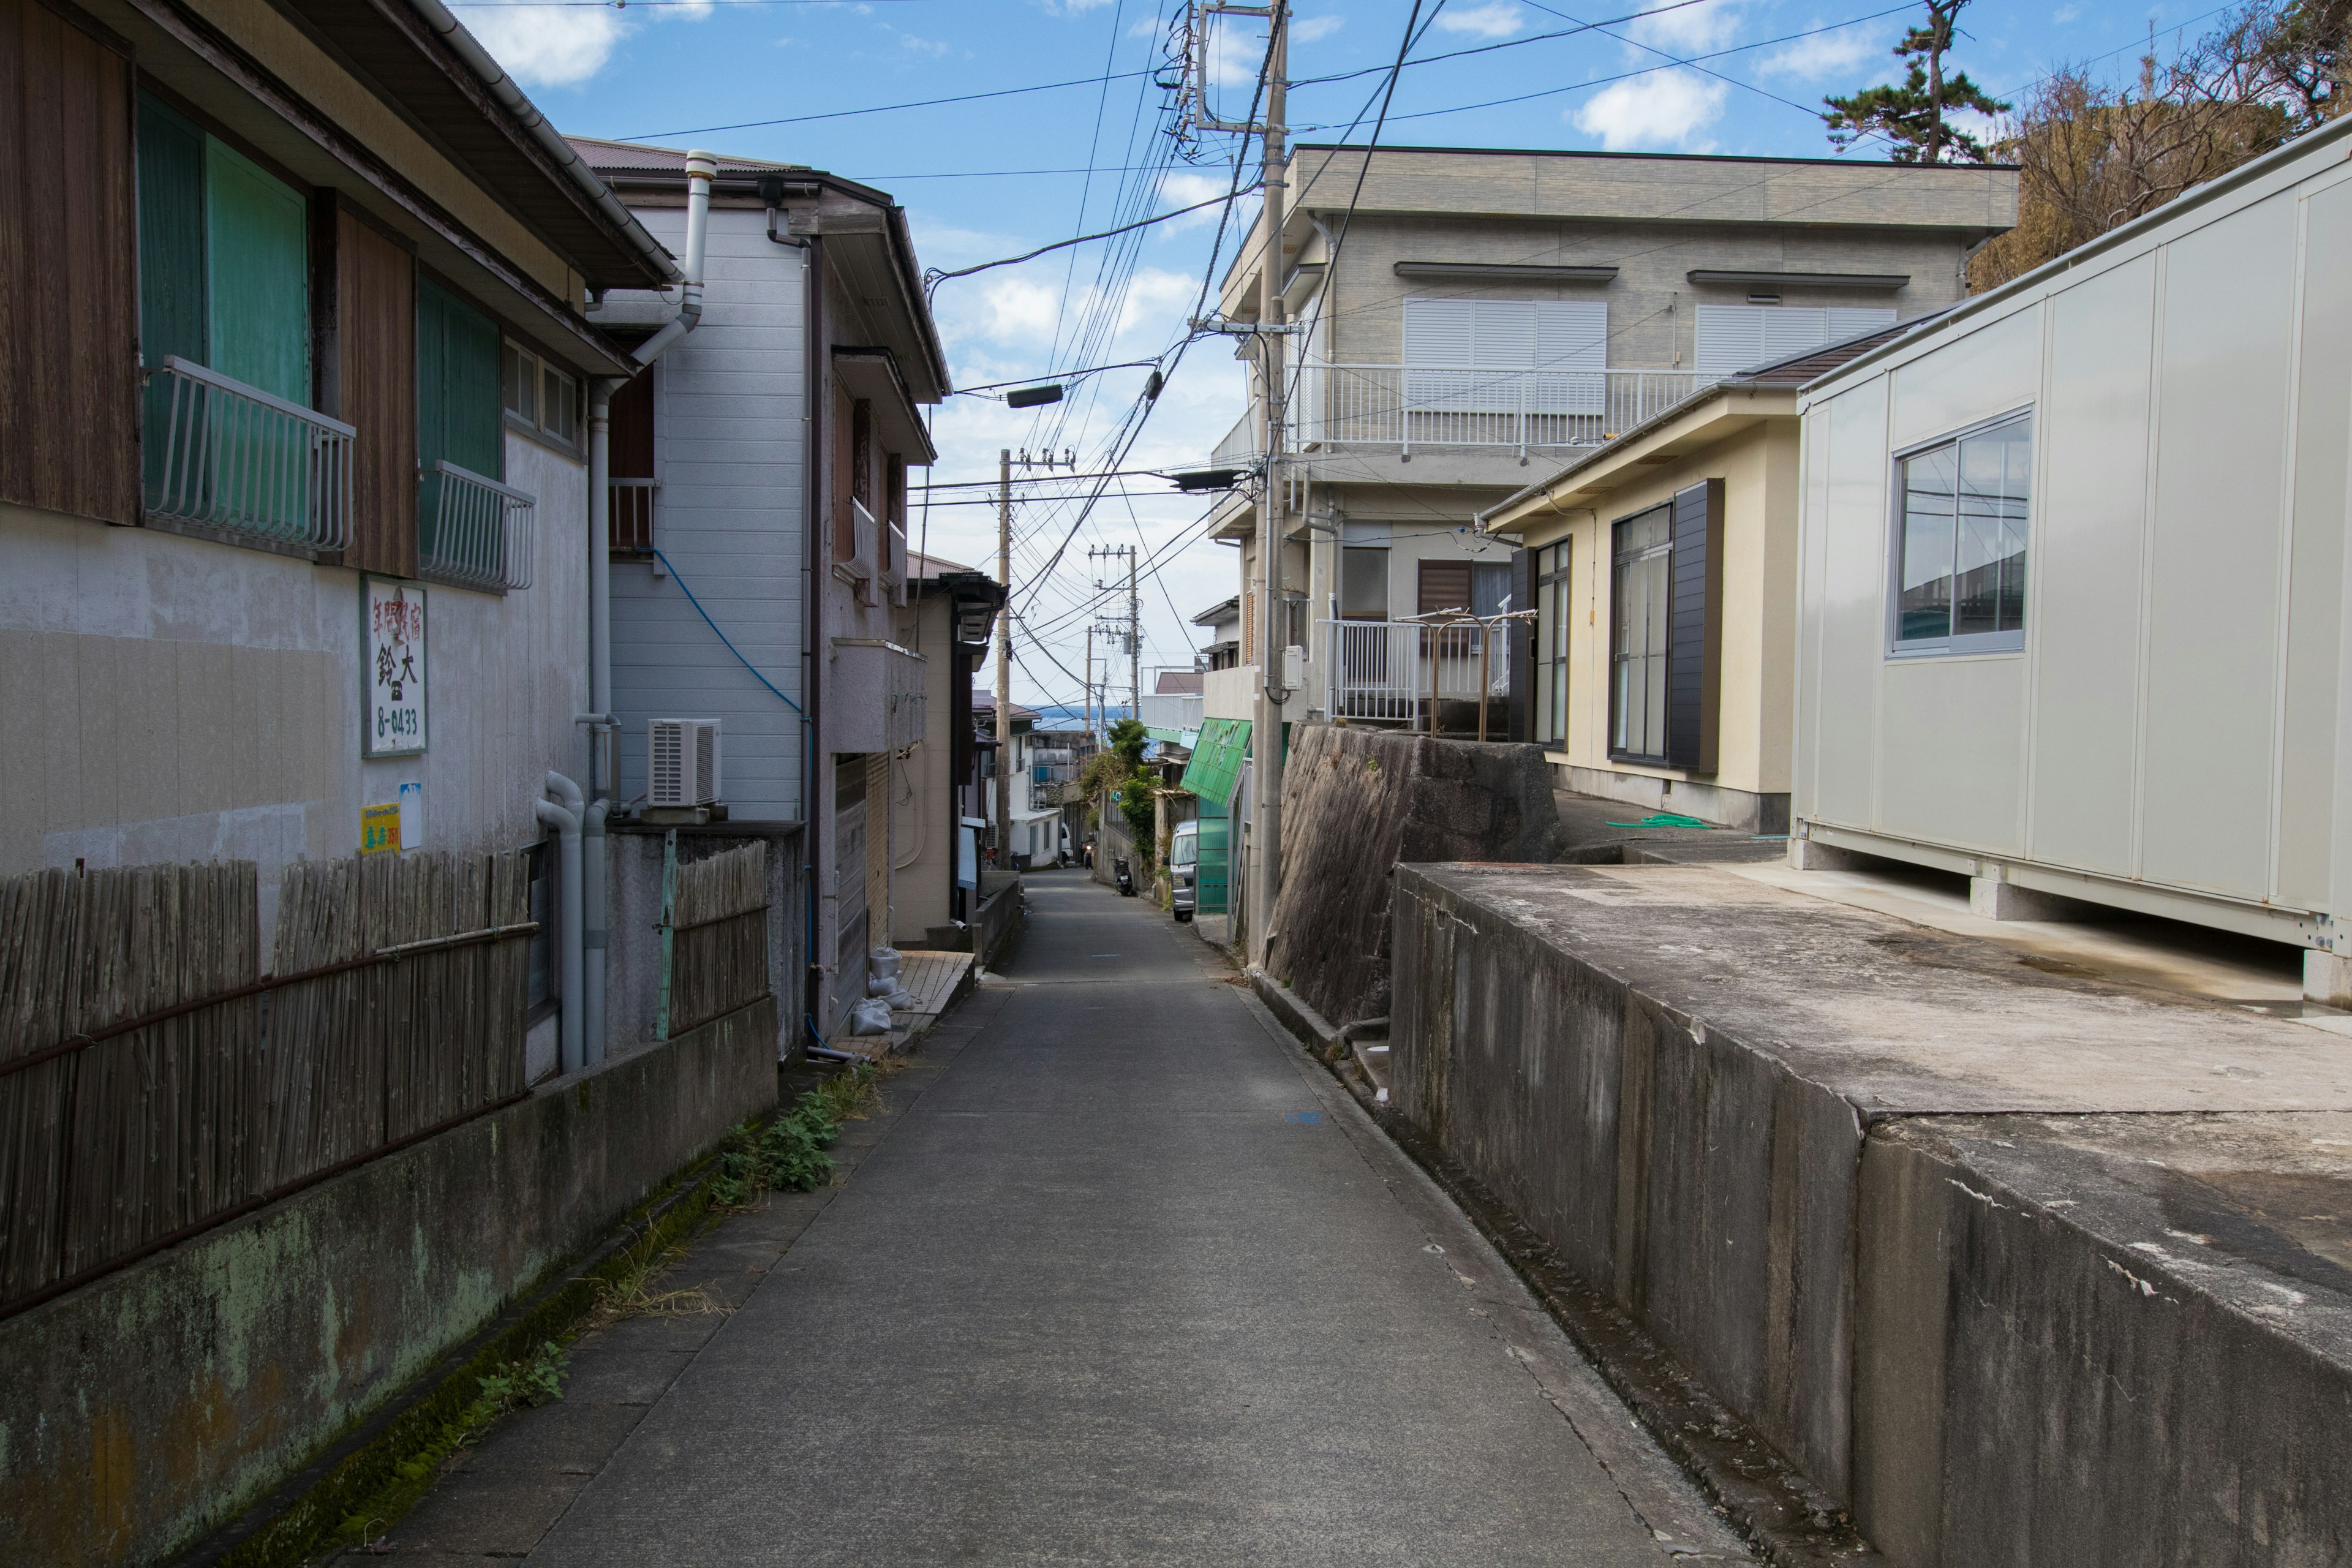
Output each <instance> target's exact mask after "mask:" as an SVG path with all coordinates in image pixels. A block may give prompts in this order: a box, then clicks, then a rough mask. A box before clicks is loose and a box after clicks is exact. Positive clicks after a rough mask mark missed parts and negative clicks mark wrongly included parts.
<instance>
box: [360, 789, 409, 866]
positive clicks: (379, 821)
mask: <svg viewBox="0 0 2352 1568" xmlns="http://www.w3.org/2000/svg"><path fill="white" fill-rule="evenodd" d="M360 853H361V854H362V855H397V854H399V853H400V805H399V803H398V802H394V803H393V804H392V805H363V806H362V807H360Z"/></svg>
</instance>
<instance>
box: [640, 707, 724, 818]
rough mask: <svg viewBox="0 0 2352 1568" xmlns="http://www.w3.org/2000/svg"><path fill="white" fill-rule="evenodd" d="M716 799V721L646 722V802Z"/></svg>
mask: <svg viewBox="0 0 2352 1568" xmlns="http://www.w3.org/2000/svg"><path fill="white" fill-rule="evenodd" d="M718 799H719V721H718V720H716V719H654V720H649V721H647V722H646V805H712V804H714V803H716V802H717V801H718Z"/></svg>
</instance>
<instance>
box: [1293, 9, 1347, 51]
mask: <svg viewBox="0 0 2352 1568" xmlns="http://www.w3.org/2000/svg"><path fill="white" fill-rule="evenodd" d="M1347 25H1348V18H1347V17H1345V16H1339V15H1337V14H1334V15H1332V16H1299V17H1297V18H1295V19H1293V20H1292V22H1291V24H1290V41H1291V42H1292V43H1294V44H1319V43H1321V42H1322V41H1323V40H1324V39H1326V38H1328V37H1330V36H1331V35H1332V34H1334V33H1336V32H1338V31H1339V29H1340V28H1342V27H1344V26H1347Z"/></svg>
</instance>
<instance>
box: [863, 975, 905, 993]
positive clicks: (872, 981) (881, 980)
mask: <svg viewBox="0 0 2352 1568" xmlns="http://www.w3.org/2000/svg"><path fill="white" fill-rule="evenodd" d="M896 990H898V976H897V975H895V974H869V975H867V976H866V994H867V995H868V996H887V995H889V994H891V993H892V992H894V991H896Z"/></svg>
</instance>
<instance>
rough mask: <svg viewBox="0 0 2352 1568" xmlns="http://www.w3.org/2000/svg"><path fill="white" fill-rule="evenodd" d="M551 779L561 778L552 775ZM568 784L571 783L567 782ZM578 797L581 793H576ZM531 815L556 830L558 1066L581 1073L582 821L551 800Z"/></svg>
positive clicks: (537, 806) (539, 803)
mask: <svg viewBox="0 0 2352 1568" xmlns="http://www.w3.org/2000/svg"><path fill="white" fill-rule="evenodd" d="M548 776H549V777H550V778H554V777H556V776H558V775H556V774H553V773H551V774H549V775H548ZM566 782H567V783H568V782H570V781H568V780H567V781H566ZM573 796H574V798H575V799H576V798H577V797H578V792H577V791H574V792H573ZM531 812H532V815H534V816H537V817H538V818H539V820H540V821H541V823H542V824H544V825H545V826H549V827H551V828H553V829H554V830H555V837H556V844H557V854H558V857H559V858H558V859H557V862H556V879H557V880H558V881H559V882H561V883H562V887H561V889H559V890H560V891H561V893H562V900H561V901H560V903H559V906H558V908H559V910H560V912H559V913H558V914H557V916H556V922H557V924H558V925H559V926H560V927H561V928H562V929H561V930H560V931H558V932H557V934H556V939H555V945H556V951H557V952H558V954H559V955H560V958H559V962H560V963H562V974H563V979H562V1018H563V1023H562V1054H561V1056H560V1057H559V1058H558V1060H559V1065H560V1066H561V1068H562V1071H564V1072H567V1073H573V1072H578V1071H579V1070H580V1042H581V1034H582V1029H583V1024H584V1022H585V1021H584V1020H583V1018H582V1017H581V1016H580V1013H581V1003H582V1002H583V1000H584V999H585V996H584V993H585V991H586V982H585V981H584V980H583V978H582V976H581V973H580V910H581V907H582V905H581V897H580V819H579V818H578V817H577V816H573V815H572V813H570V812H568V811H566V810H564V809H563V807H562V806H560V805H556V804H555V803H554V802H553V801H551V800H537V801H533V802H532V803H531Z"/></svg>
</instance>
